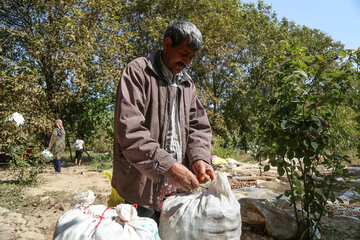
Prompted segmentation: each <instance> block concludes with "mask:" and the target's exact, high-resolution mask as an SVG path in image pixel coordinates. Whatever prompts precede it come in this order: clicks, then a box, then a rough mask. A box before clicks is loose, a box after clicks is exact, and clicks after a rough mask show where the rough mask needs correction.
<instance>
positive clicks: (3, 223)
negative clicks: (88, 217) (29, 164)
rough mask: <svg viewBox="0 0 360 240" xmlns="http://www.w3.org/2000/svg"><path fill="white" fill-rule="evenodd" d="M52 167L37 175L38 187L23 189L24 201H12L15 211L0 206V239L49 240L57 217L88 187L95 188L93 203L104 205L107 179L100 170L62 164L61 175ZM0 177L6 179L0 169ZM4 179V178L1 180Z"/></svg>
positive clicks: (108, 189) (107, 194)
mask: <svg viewBox="0 0 360 240" xmlns="http://www.w3.org/2000/svg"><path fill="white" fill-rule="evenodd" d="M51 171H53V168H52V166H49V167H47V169H46V171H45V173H42V174H40V181H41V183H40V184H39V186H38V187H31V188H27V189H26V190H25V191H24V192H23V199H26V201H25V200H24V203H26V204H25V206H24V205H23V203H21V202H20V203H19V202H14V203H11V204H12V205H13V204H14V205H15V206H16V205H17V204H18V205H19V208H18V210H17V211H16V212H21V213H22V214H20V213H16V212H15V211H9V210H7V209H5V208H1V207H0V216H1V217H0V240H7V239H9V240H12V239H21V240H25V239H26V240H30V239H36V240H48V239H52V235H53V233H54V229H55V225H56V221H57V219H58V218H59V217H60V216H61V215H63V214H64V212H65V211H67V210H69V209H71V208H72V207H73V206H74V205H75V204H76V203H77V200H74V199H73V197H74V196H75V195H76V194H77V193H81V192H84V191H86V190H88V189H91V190H93V191H94V193H95V196H96V200H95V202H94V204H103V205H106V204H107V200H108V197H109V195H110V193H111V185H110V181H109V180H108V178H107V177H106V176H105V175H104V174H103V173H101V172H97V171H94V170H92V169H91V168H89V167H87V166H85V165H83V166H80V167H79V166H75V165H68V166H66V165H65V166H63V167H62V172H61V174H51ZM0 175H1V178H4V177H5V178H6V172H4V171H2V173H1V174H0ZM2 180H3V179H2Z"/></svg>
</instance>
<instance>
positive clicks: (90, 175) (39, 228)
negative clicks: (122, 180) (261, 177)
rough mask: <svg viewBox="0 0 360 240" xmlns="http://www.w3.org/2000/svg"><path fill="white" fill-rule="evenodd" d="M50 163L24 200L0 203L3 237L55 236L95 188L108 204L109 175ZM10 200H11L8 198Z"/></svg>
mask: <svg viewBox="0 0 360 240" xmlns="http://www.w3.org/2000/svg"><path fill="white" fill-rule="evenodd" d="M51 171H53V168H52V166H51V165H49V166H48V167H47V168H46V169H45V172H44V173H42V174H40V184H39V185H38V186H37V187H29V188H26V189H25V191H23V193H22V199H21V200H12V202H10V203H9V204H10V205H11V206H12V209H13V210H9V209H6V208H2V207H0V240H13V239H16V240H18V239H20V240H48V239H52V236H53V233H54V229H55V225H56V222H57V219H58V218H59V217H60V216H61V215H63V214H64V213H65V212H66V211H67V210H69V209H71V208H72V207H73V206H74V205H75V204H76V203H78V201H77V200H74V198H73V197H74V196H75V195H76V194H78V193H81V192H84V191H86V190H89V189H90V190H93V191H94V193H95V196H96V200H95V202H94V203H93V204H103V205H107V200H108V199H109V196H110V193H111V185H110V181H109V180H108V178H107V177H106V176H105V175H104V174H103V173H102V172H98V171H95V170H93V169H91V168H90V167H88V166H86V165H82V166H80V167H79V166H75V165H74V164H67V165H64V166H63V167H62V173H61V174H51ZM8 179H10V175H9V174H8V172H6V171H2V170H0V180H1V181H6V180H8ZM229 180H230V184H231V186H232V188H240V187H249V186H252V185H255V184H256V181H254V180H249V181H241V182H239V181H232V180H231V179H229ZM9 201H11V200H9ZM248 239H249V240H250V239H253V240H266V239H272V238H271V237H267V236H261V235H258V234H255V233H251V232H246V231H244V232H243V235H242V237H241V240H248Z"/></svg>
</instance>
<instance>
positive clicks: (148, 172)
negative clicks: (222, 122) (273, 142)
mask: <svg viewBox="0 0 360 240" xmlns="http://www.w3.org/2000/svg"><path fill="white" fill-rule="evenodd" d="M201 45H202V34H201V32H200V31H199V29H198V28H197V27H196V26H195V25H194V24H192V23H190V22H188V21H179V22H172V23H170V24H169V25H168V27H167V29H166V30H165V34H164V38H163V49H162V50H158V51H157V52H155V53H154V54H153V55H151V56H149V57H140V58H137V59H135V60H133V61H132V62H130V63H129V64H128V65H127V66H126V67H125V69H124V71H123V74H122V77H121V79H120V80H119V84H118V88H117V95H116V97H117V98H116V106H115V119H114V161H113V177H112V186H113V188H115V189H116V191H117V192H118V194H119V195H120V196H121V197H123V198H124V199H125V202H127V203H130V204H135V203H136V204H137V205H138V209H137V210H138V214H139V216H141V217H150V218H153V219H154V220H155V221H156V222H157V223H158V222H159V217H160V203H159V201H161V200H162V199H163V196H160V195H161V193H162V191H163V190H164V189H165V188H166V186H167V184H168V183H171V184H172V185H173V186H174V187H177V188H181V189H182V190H184V191H187V190H191V189H195V188H197V187H199V184H200V183H205V182H207V181H209V180H210V179H214V177H215V174H214V170H213V168H212V167H211V165H210V147H211V137H212V132H211V127H210V124H209V121H208V117H207V115H206V112H205V109H204V108H203V106H202V105H201V103H200V101H199V99H198V97H197V93H196V88H195V85H194V83H193V81H192V80H191V77H190V76H189V75H188V74H187V73H186V72H185V71H184V68H185V67H186V66H188V65H189V64H190V63H191V62H192V60H193V58H194V57H195V56H196V55H197V53H198V51H199V50H200V48H201Z"/></svg>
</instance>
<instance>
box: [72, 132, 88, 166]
mask: <svg viewBox="0 0 360 240" xmlns="http://www.w3.org/2000/svg"><path fill="white" fill-rule="evenodd" d="M73 148H74V149H75V165H76V164H78V162H79V166H80V165H81V160H82V155H83V152H84V151H85V142H84V140H82V137H81V135H77V136H76V141H75V143H74V146H73Z"/></svg>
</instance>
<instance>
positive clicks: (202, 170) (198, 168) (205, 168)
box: [191, 160, 215, 183]
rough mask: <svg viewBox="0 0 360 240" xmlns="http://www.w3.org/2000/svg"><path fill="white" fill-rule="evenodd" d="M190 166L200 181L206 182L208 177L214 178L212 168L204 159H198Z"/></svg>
mask: <svg viewBox="0 0 360 240" xmlns="http://www.w3.org/2000/svg"><path fill="white" fill-rule="evenodd" d="M191 168H192V170H193V171H194V173H195V175H196V178H197V179H198V180H199V182H200V183H206V182H207V181H209V180H210V179H211V180H214V178H215V172H214V169H213V168H212V166H211V165H210V164H208V163H207V162H205V161H202V160H198V161H196V162H194V163H193V164H192V166H191Z"/></svg>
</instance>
